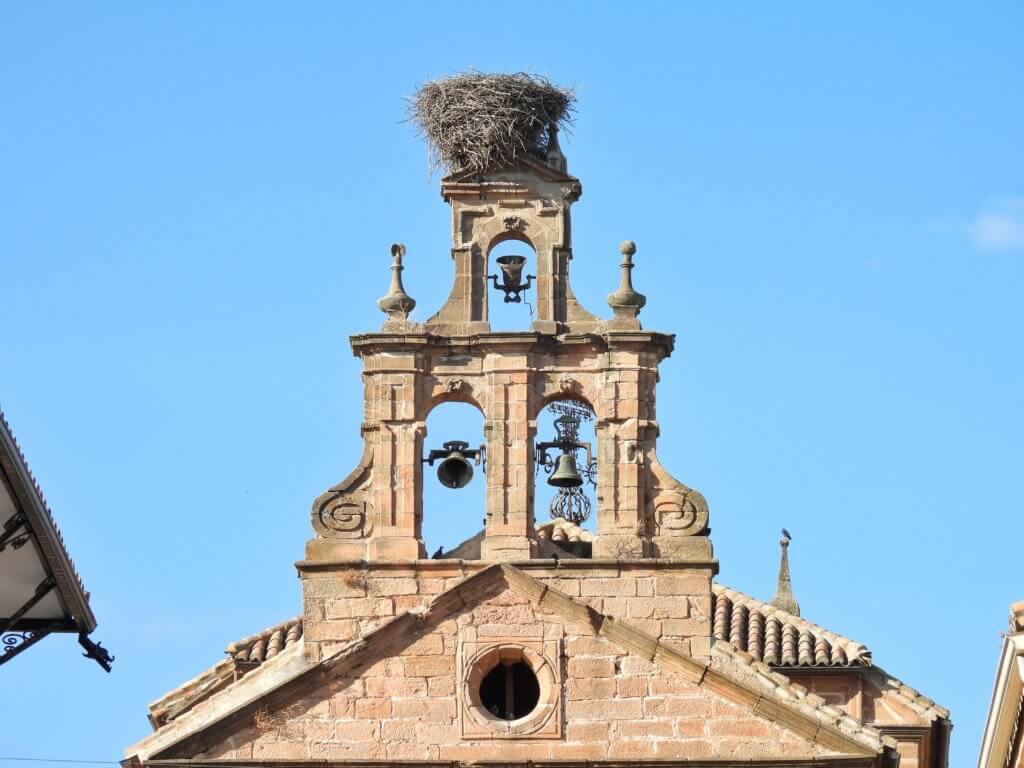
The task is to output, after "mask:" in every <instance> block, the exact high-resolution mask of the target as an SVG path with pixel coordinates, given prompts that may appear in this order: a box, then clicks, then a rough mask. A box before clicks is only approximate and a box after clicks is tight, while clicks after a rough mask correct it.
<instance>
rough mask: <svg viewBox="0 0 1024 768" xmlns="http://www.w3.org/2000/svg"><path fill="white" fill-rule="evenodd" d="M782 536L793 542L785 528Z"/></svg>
mask: <svg viewBox="0 0 1024 768" xmlns="http://www.w3.org/2000/svg"><path fill="white" fill-rule="evenodd" d="M782 535H783V536H785V537H786V538H787V539H789V540H790V541H792V540H793V537H792V536H790V535H789V531H787V530H786V529H785V528H783V529H782Z"/></svg>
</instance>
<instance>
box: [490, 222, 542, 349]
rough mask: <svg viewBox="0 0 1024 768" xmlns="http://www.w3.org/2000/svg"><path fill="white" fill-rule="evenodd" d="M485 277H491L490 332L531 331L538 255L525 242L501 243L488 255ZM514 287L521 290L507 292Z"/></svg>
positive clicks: (510, 241)
mask: <svg viewBox="0 0 1024 768" xmlns="http://www.w3.org/2000/svg"><path fill="white" fill-rule="evenodd" d="M487 274H488V275H493V276H494V277H493V278H492V279H489V280H488V295H487V319H488V321H489V322H490V324H491V330H492V331H528V330H530V325H531V324H532V323H533V315H534V305H535V304H536V298H535V297H536V293H537V283H536V280H535V279H534V277H535V276H536V274H537V254H536V253H535V252H534V250H533V248H532V247H531V245H530V244H529V243H528V242H527V241H526V240H525V239H519V238H507V239H505V240H502V241H501V242H499V243H498V244H497V245H495V246H494V247H492V248H491V251H490V253H489V254H488V255H487ZM527 285H529V287H525V286H527ZM496 286H497V287H496ZM513 287H521V288H522V290H518V291H516V290H510V289H511V288H513Z"/></svg>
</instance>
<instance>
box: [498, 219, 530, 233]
mask: <svg viewBox="0 0 1024 768" xmlns="http://www.w3.org/2000/svg"><path fill="white" fill-rule="evenodd" d="M501 221H502V223H503V224H504V225H505V231H506V232H522V231H523V230H524V229H526V222H525V221H523V220H522V219H521V218H520V217H519V216H506V217H505V218H504V219H502V220H501Z"/></svg>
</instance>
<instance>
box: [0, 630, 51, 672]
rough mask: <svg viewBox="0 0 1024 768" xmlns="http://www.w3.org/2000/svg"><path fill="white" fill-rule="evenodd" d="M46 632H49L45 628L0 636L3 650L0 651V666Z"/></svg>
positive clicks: (40, 638) (45, 634)
mask: <svg viewBox="0 0 1024 768" xmlns="http://www.w3.org/2000/svg"><path fill="white" fill-rule="evenodd" d="M48 634H50V633H49V632H47V631H46V630H36V631H31V632H9V633H6V634H4V635H3V637H0V645H3V650H2V651H0V666H3V665H4V664H6V663H7V662H8V661H10V660H11V659H13V658H14V657H15V656H17V655H18V654H19V653H21V652H22V651H24V650H25V649H27V648H31V647H32V646H33V645H35V644H36V643H38V642H39V641H40V640H42V639H43V638H44V637H46V636H47V635H48Z"/></svg>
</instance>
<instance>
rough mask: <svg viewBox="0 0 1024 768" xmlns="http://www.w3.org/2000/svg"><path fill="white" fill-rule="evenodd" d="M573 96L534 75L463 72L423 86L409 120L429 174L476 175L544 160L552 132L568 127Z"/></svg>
mask: <svg viewBox="0 0 1024 768" xmlns="http://www.w3.org/2000/svg"><path fill="white" fill-rule="evenodd" d="M575 101H576V96H575V94H574V93H573V92H572V91H571V90H569V89H566V88H559V87H558V86H555V85H552V84H551V82H550V81H549V80H548V79H547V78H545V77H540V76H538V75H530V74H528V73H526V72H517V73H514V74H508V75H487V74H483V73H481V72H465V73H463V74H459V75H453V76H452V77H445V78H441V79H439V80H433V81H430V82H428V83H424V84H423V85H422V86H420V88H419V89H418V90H417V91H416V93H415V94H414V95H413V97H412V98H411V99H410V100H409V108H408V111H409V118H410V119H411V120H412V121H413V122H414V123H415V124H416V126H417V128H418V129H419V133H420V134H421V135H422V136H423V138H425V139H426V140H427V145H428V148H429V157H430V166H431V170H435V169H438V168H444V169H446V170H449V171H456V170H472V171H478V172H482V171H484V170H487V169H493V168H496V167H500V166H504V165H515V163H516V161H517V160H518V159H519V158H520V157H523V156H524V155H533V156H535V157H540V158H544V157H545V156H546V155H547V151H548V147H549V146H550V144H551V140H552V129H554V130H557V129H558V128H560V127H563V126H568V125H571V124H572V117H573V112H574V111H575Z"/></svg>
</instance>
